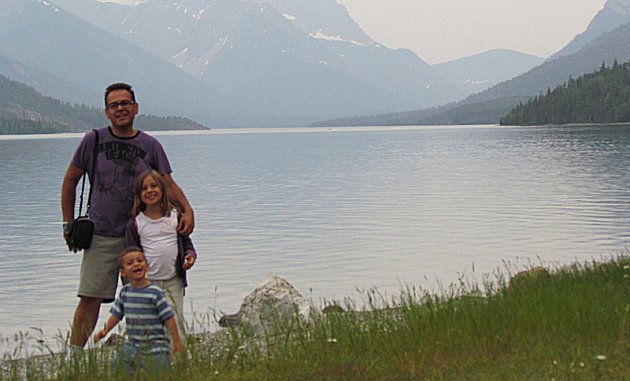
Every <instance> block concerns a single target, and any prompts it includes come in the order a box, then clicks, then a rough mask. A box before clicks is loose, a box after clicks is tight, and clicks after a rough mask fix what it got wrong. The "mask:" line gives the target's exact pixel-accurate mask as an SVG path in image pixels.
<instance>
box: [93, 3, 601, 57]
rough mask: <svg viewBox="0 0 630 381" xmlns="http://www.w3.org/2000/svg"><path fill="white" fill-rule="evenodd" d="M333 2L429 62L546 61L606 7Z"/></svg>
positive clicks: (375, 35) (386, 41)
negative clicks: (498, 52)
mask: <svg viewBox="0 0 630 381" xmlns="http://www.w3.org/2000/svg"><path fill="white" fill-rule="evenodd" d="M99 1H115V2H119V3H133V2H136V1H138V0H99ZM145 1H146V0H145ZM337 1H338V2H339V3H341V4H343V5H345V6H346V8H347V9H348V12H349V13H350V16H352V18H353V19H354V20H355V21H356V22H357V23H358V24H359V25H360V26H361V27H362V28H363V30H365V32H366V33H367V34H368V35H369V36H370V37H372V39H374V40H376V41H377V42H379V43H381V44H383V45H385V46H387V47H390V48H408V49H411V50H413V51H414V52H415V53H416V54H417V55H418V56H420V58H422V59H424V60H425V61H427V62H428V63H430V64H435V63H439V62H444V61H450V60H453V59H457V58H463V57H467V56H470V55H473V54H477V53H481V52H485V51H487V50H490V49H499V48H503V49H512V50H517V51H520V52H523V53H529V54H533V55H536V56H539V57H543V58H546V57H548V56H550V55H552V54H553V53H555V52H557V51H558V50H560V49H562V47H564V46H565V45H566V44H567V43H569V42H570V41H571V40H572V39H573V37H575V35H577V34H579V33H582V32H583V31H584V30H585V29H586V27H587V26H588V24H589V22H590V21H591V20H592V19H593V17H594V16H595V14H597V12H598V11H599V10H601V9H602V8H603V6H604V4H605V3H606V0H337Z"/></svg>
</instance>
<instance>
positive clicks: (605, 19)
mask: <svg viewBox="0 0 630 381" xmlns="http://www.w3.org/2000/svg"><path fill="white" fill-rule="evenodd" d="M627 23H630V0H608V1H607V2H606V4H604V8H603V9H602V10H601V11H599V12H598V13H597V14H596V15H595V17H594V18H593V20H591V22H590V24H589V26H588V27H587V28H586V30H585V31H584V32H583V33H581V34H578V35H577V36H575V38H574V39H573V40H571V42H569V43H568V44H567V45H566V46H565V47H564V48H562V49H561V50H560V51H558V52H557V53H555V54H553V55H552V56H551V57H549V58H548V61H552V60H554V59H556V58H559V57H563V56H568V55H570V54H573V53H576V52H577V51H578V50H580V49H581V48H582V47H584V45H586V44H588V43H589V42H590V41H592V40H594V39H595V38H597V37H599V36H601V35H602V34H605V33H608V32H612V31H613V30H615V29H616V28H618V27H619V26H621V25H624V24H627Z"/></svg>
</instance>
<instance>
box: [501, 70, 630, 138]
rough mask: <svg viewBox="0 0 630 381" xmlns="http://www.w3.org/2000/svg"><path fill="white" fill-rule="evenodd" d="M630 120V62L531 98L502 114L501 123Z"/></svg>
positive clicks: (532, 123) (568, 122)
mask: <svg viewBox="0 0 630 381" xmlns="http://www.w3.org/2000/svg"><path fill="white" fill-rule="evenodd" d="M622 122H630V62H626V63H623V64H619V63H618V62H617V61H615V62H614V64H613V65H612V66H606V64H605V63H602V66H601V68H600V69H599V70H597V71H595V72H593V73H590V74H586V75H583V76H581V77H579V78H577V79H574V78H569V80H568V81H567V82H565V83H564V84H562V85H560V86H558V87H556V88H555V89H554V90H551V89H547V93H546V94H540V95H538V96H536V97H533V98H530V99H529V100H528V101H526V102H525V103H520V104H519V105H517V106H516V107H514V108H513V109H512V110H511V111H510V112H509V113H508V114H507V115H505V116H504V117H503V118H501V121H500V123H501V125H519V126H522V125H525V126H535V125H545V124H580V123H585V124H588V123H622Z"/></svg>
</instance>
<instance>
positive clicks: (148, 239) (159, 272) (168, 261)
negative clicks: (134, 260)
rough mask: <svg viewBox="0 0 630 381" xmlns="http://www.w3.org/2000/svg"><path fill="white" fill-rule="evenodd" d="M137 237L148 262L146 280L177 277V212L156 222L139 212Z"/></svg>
mask: <svg viewBox="0 0 630 381" xmlns="http://www.w3.org/2000/svg"><path fill="white" fill-rule="evenodd" d="M136 224H137V225H138V236H139V237H140V244H141V245H142V250H144V255H145V256H146V257H147V262H149V272H148V273H147V278H149V279H153V280H168V279H171V278H173V277H174V276H175V275H177V271H176V269H175V264H176V262H177V252H178V247H177V211H175V210H173V211H171V213H170V215H168V216H165V217H162V218H159V219H157V220H154V219H151V218H149V217H147V216H146V215H145V214H144V213H142V212H140V213H139V214H138V215H137V216H136Z"/></svg>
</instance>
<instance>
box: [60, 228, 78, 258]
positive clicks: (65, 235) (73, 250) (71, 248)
mask: <svg viewBox="0 0 630 381" xmlns="http://www.w3.org/2000/svg"><path fill="white" fill-rule="evenodd" d="M70 227H71V223H70V222H67V221H64V222H63V240H64V241H66V244H67V242H68V234H69V232H70ZM80 250H81V249H79V248H78V247H74V246H70V245H68V251H72V252H75V253H76V252H78V251H80Z"/></svg>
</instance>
